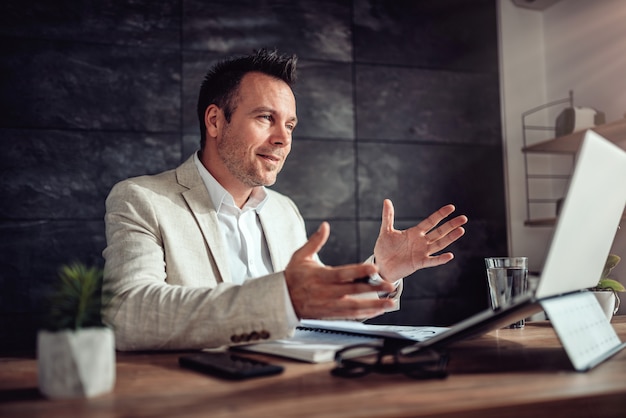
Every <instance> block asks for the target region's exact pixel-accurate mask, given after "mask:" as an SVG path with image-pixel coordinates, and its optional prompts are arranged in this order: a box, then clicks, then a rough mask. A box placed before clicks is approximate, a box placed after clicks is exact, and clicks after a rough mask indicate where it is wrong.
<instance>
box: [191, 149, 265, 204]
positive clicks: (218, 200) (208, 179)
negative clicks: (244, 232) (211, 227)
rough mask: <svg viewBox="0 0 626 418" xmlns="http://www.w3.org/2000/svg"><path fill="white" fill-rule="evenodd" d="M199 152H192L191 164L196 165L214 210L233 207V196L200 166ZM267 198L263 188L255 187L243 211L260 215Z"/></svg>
mask: <svg viewBox="0 0 626 418" xmlns="http://www.w3.org/2000/svg"><path fill="white" fill-rule="evenodd" d="M199 152H200V151H198V152H194V154H193V162H194V163H195V164H196V167H197V169H198V173H199V174H200V177H201V178H202V181H203V182H204V185H205V186H206V189H207V191H208V192H209V198H210V199H211V202H212V203H213V206H214V207H215V210H216V211H217V212H219V211H220V209H221V208H222V205H223V204H226V205H229V206H235V200H234V199H233V196H232V195H231V194H230V193H228V191H227V190H226V189H225V188H224V187H223V186H222V185H221V184H220V183H219V182H218V181H217V180H216V179H215V177H213V175H212V174H211V173H209V170H207V169H206V167H205V166H204V165H202V162H201V161H200V158H199V157H198V154H199ZM268 197H269V196H268V194H267V190H265V187H263V186H260V187H255V188H254V189H252V194H251V195H250V197H249V198H248V201H247V202H246V204H245V205H244V206H243V209H244V210H245V209H253V210H255V211H256V212H257V213H260V212H261V209H263V206H264V205H265V202H267V199H268Z"/></svg>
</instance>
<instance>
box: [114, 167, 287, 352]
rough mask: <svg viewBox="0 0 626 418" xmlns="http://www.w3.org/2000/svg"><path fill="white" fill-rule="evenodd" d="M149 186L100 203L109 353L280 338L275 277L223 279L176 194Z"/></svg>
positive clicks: (117, 189) (130, 183)
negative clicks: (111, 336) (111, 338)
mask: <svg viewBox="0 0 626 418" xmlns="http://www.w3.org/2000/svg"><path fill="white" fill-rule="evenodd" d="M154 181H157V180H156V179H154V178H152V177H150V178H148V177H146V178H143V179H141V178H140V179H138V180H137V179H134V180H126V181H123V182H121V183H118V184H117V185H116V186H114V188H113V189H112V190H111V192H110V194H109V196H108V198H107V200H106V215H105V225H106V238H107V247H106V249H105V250H104V252H103V256H104V258H105V268H104V270H105V271H104V285H103V288H104V290H105V291H107V292H111V293H112V294H113V295H114V297H113V299H112V301H111V304H110V306H109V307H108V309H106V310H104V311H103V314H104V315H103V316H104V319H105V322H106V323H107V324H108V325H110V326H111V327H112V328H113V330H114V332H115V338H116V347H117V348H118V349H119V350H155V349H159V350H162V349H197V348H205V347H218V346H223V345H233V344H241V343H250V342H254V341H259V340H264V339H276V338H285V337H288V336H289V335H290V334H291V333H292V332H293V330H292V329H291V328H290V324H288V321H287V318H286V315H285V312H287V306H286V303H290V302H289V300H288V298H285V297H283V296H282V295H285V294H286V293H285V292H287V289H286V284H285V280H284V275H283V273H282V272H278V273H274V274H270V275H268V276H264V277H260V278H258V279H253V280H248V281H246V282H245V283H244V284H243V285H234V284H232V283H228V282H227V281H225V280H223V278H222V277H221V276H220V274H219V271H218V269H217V267H216V263H215V260H214V259H213V254H212V253H211V251H210V244H209V243H207V242H206V240H205V239H204V238H203V235H202V233H201V231H200V228H199V227H198V225H197V223H196V219H194V217H193V215H192V214H191V213H190V211H189V208H188V207H187V206H186V205H185V202H184V199H183V198H182V196H181V193H179V191H173V192H169V191H168V193H163V192H162V191H161V190H162V187H152V186H153V184H152V182H154ZM168 184H172V182H171V181H169V182H168ZM207 216H208V215H207ZM215 235H218V236H219V234H215Z"/></svg>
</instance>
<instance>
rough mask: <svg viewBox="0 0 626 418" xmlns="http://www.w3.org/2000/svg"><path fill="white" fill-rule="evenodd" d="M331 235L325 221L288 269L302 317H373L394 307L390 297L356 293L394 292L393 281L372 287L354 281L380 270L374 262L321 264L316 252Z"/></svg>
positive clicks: (293, 298)
mask: <svg viewBox="0 0 626 418" xmlns="http://www.w3.org/2000/svg"><path fill="white" fill-rule="evenodd" d="M329 234H330V226H329V225H328V223H327V222H323V223H322V224H321V225H320V228H319V229H318V230H317V232H315V234H313V235H312V236H311V237H310V238H309V240H308V241H307V242H306V244H304V245H303V246H302V247H301V248H300V249H299V250H298V251H296V252H295V253H294V254H293V256H292V257H291V260H290V261H289V264H288V265H287V268H286V269H285V281H286V283H287V288H288V290H289V296H290V297H291V303H292V305H293V307H294V310H295V311H296V315H298V317H299V318H308V319H322V318H353V319H360V318H369V317H372V316H376V315H380V314H382V313H383V312H384V311H385V310H386V309H389V308H392V307H393V306H394V302H393V301H392V300H389V299H378V298H368V299H365V298H358V297H354V295H356V294H358V293H365V292H376V291H382V292H391V291H393V289H394V287H393V285H392V284H391V283H383V284H381V285H379V286H372V285H369V284H364V283H354V280H355V279H357V278H360V277H364V276H368V275H370V274H373V273H375V272H376V271H377V268H376V266H375V265H373V264H348V265H344V266H339V267H328V266H324V265H322V264H320V263H319V262H318V261H317V259H316V257H315V254H316V253H317V252H318V251H319V250H320V249H321V248H322V247H323V246H324V244H325V243H326V240H327V239H328V236H329Z"/></svg>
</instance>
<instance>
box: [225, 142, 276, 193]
mask: <svg viewBox="0 0 626 418" xmlns="http://www.w3.org/2000/svg"><path fill="white" fill-rule="evenodd" d="M244 142H245V141H238V140H235V139H234V138H233V137H232V136H226V137H224V138H223V140H222V141H221V142H220V143H219V145H218V147H217V152H218V154H219V156H220V157H221V159H222V161H223V162H224V165H225V166H226V168H227V169H228V171H230V173H231V174H232V175H233V176H234V177H235V178H236V179H237V180H239V181H240V182H241V183H243V184H245V185H246V186H249V187H259V186H271V185H273V184H274V183H276V177H277V176H278V173H279V172H280V170H281V168H282V166H275V165H273V164H270V163H263V162H262V161H261V162H259V161H255V162H254V163H252V162H250V160H249V159H248V155H247V154H246V153H245V152H244V153H241V152H240V151H241V149H242V148H241V147H240V146H239V144H241V143H244ZM261 151H262V150H261ZM262 152H264V151H262ZM268 153H269V152H268ZM255 157H256V155H255ZM259 163H260V164H261V165H262V168H263V169H264V171H263V172H259V170H258V165H257V164H259ZM270 173H273V176H270V175H269V174H270Z"/></svg>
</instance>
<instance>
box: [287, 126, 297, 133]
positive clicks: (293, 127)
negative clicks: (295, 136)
mask: <svg viewBox="0 0 626 418" xmlns="http://www.w3.org/2000/svg"><path fill="white" fill-rule="evenodd" d="M287 129H289V130H290V131H291V132H293V130H294V129H296V125H287Z"/></svg>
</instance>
